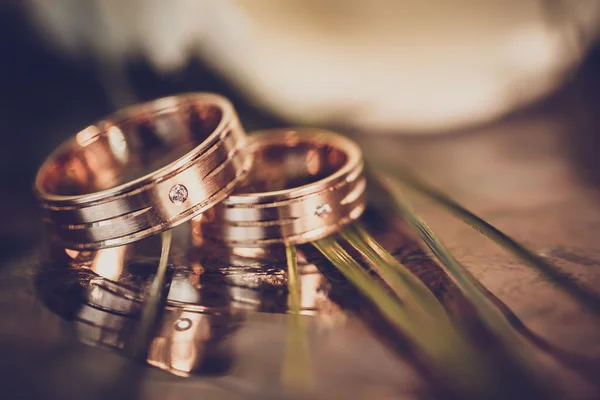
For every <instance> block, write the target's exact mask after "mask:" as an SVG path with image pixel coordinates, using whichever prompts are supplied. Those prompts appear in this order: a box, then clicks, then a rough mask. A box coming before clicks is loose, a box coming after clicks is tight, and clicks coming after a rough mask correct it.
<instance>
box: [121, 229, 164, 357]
mask: <svg viewBox="0 0 600 400" xmlns="http://www.w3.org/2000/svg"><path fill="white" fill-rule="evenodd" d="M161 239H162V249H161V253H160V260H159V262H158V269H157V270H156V275H155V276H154V280H153V281H152V285H151V286H150V293H149V296H148V299H147V300H146V301H145V302H144V306H143V309H142V315H141V317H140V322H139V324H138V326H137V328H136V330H135V331H134V334H133V336H132V337H133V339H132V340H131V343H130V347H129V348H130V350H129V351H130V354H131V357H133V358H135V359H142V360H144V359H145V358H146V354H147V352H148V346H149V345H150V342H152V339H153V336H154V328H155V327H156V323H157V322H158V318H159V317H160V313H161V309H160V308H161V304H162V302H163V300H164V295H166V294H165V293H164V284H165V276H166V273H167V265H168V261H169V253H170V252H171V231H170V230H168V231H165V232H163V233H162V234H161Z"/></svg>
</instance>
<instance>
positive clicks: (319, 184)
mask: <svg viewBox="0 0 600 400" xmlns="http://www.w3.org/2000/svg"><path fill="white" fill-rule="evenodd" d="M248 151H249V152H251V153H252V154H253V157H254V162H253V165H254V168H252V169H251V172H250V174H249V176H248V179H246V180H245V181H244V183H243V184H242V185H240V187H239V188H237V189H236V190H235V191H234V192H233V194H232V195H231V196H229V197H228V198H227V199H225V200H224V201H223V202H222V203H221V204H219V205H217V206H216V207H215V209H214V212H209V213H207V214H206V215H203V216H202V217H201V218H200V219H199V220H198V221H197V222H196V223H198V224H200V226H201V227H200V229H201V230H205V231H206V233H207V234H208V235H212V236H215V237H218V238H220V239H222V240H223V241H225V242H226V243H228V244H229V245H231V246H239V247H252V246H265V245H270V244H274V243H288V244H298V243H306V242H309V241H311V240H316V239H320V238H322V237H325V236H327V235H330V234H332V233H334V232H336V231H339V230H340V229H341V228H342V227H343V226H345V225H347V224H348V223H351V222H352V221H354V220H356V219H357V218H358V217H360V215H361V214H362V212H363V210H364V207H365V197H364V193H365V188H366V180H365V178H364V175H363V162H362V153H361V150H360V148H359V147H358V146H357V145H356V144H355V143H354V142H352V141H351V140H349V139H347V138H345V137H343V136H341V135H339V134H335V133H333V132H329V131H323V130H318V129H313V130H311V129H279V130H272V131H266V132H258V133H254V134H251V135H250V136H249V146H248ZM202 226H204V227H202Z"/></svg>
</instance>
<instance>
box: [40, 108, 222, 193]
mask: <svg viewBox="0 0 600 400" xmlns="http://www.w3.org/2000/svg"><path fill="white" fill-rule="evenodd" d="M164 100H171V99H164ZM159 107H160V108H159ZM222 117H223V115H222V111H221V109H220V108H219V107H218V106H216V105H211V104H195V103H193V102H189V101H188V102H183V101H181V102H175V101H174V100H173V101H172V102H171V103H167V104H166V105H165V101H163V102H161V101H157V102H153V103H148V104H143V105H140V106H136V107H135V108H134V109H133V110H132V111H131V112H130V113H128V115H127V116H124V117H117V118H115V119H111V118H112V117H109V118H107V119H104V120H102V121H100V122H98V123H97V124H96V125H91V126H89V127H87V128H85V129H84V130H82V131H81V132H79V133H78V134H77V136H76V137H75V139H74V140H73V141H71V142H69V144H68V145H67V146H64V148H63V149H62V150H59V153H58V154H56V155H55V156H53V159H52V160H51V161H50V162H49V163H48V167H47V170H46V172H45V175H44V176H43V177H42V180H41V188H42V189H43V190H44V191H45V192H47V193H50V194H54V195H60V196H72V195H83V194H89V193H94V192H98V191H101V190H106V189H110V188H113V187H115V186H118V185H120V184H123V183H127V182H131V181H133V180H135V179H138V178H140V177H142V176H144V175H147V174H150V173H152V172H154V171H156V170H158V169H160V168H162V167H164V166H166V165H168V164H170V163H172V162H173V161H176V160H177V159H179V158H181V157H182V156H184V155H185V154H186V153H188V152H190V151H191V150H192V149H193V148H194V147H196V146H198V145H199V144H200V143H202V142H203V141H204V140H205V139H207V138H208V137H209V136H210V134H211V133H213V132H214V131H215V129H216V128H217V126H218V125H219V122H220V121H221V119H222Z"/></svg>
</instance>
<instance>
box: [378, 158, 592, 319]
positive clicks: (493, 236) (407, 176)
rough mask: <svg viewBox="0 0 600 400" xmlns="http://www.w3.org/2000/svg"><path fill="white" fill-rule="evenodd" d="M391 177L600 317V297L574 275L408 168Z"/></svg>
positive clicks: (392, 172)
mask: <svg viewBox="0 0 600 400" xmlns="http://www.w3.org/2000/svg"><path fill="white" fill-rule="evenodd" d="M387 172H389V174H390V176H393V177H394V178H395V179H397V180H399V181H401V182H402V183H404V184H406V185H408V186H409V187H411V188H413V189H414V190H416V191H417V192H419V193H421V194H422V195H424V196H426V197H427V198H429V199H431V200H433V201H435V202H436V203H437V204H439V205H440V206H442V207H444V208H445V209H446V210H448V211H449V212H450V213H452V214H453V215H454V216H456V217H457V218H459V219H460V220H462V221H463V222H465V223H466V224H467V225H469V226H470V227H472V228H473V229H475V230H476V231H477V232H479V233H481V234H482V235H484V236H485V237H487V238H488V239H490V240H492V241H493V242H495V243H496V244H498V245H499V246H500V247H503V248H504V249H506V250H507V251H508V252H510V253H511V254H513V255H514V256H516V257H517V258H519V259H520V260H521V261H523V262H524V263H525V264H527V265H529V266H530V267H532V268H533V269H535V270H536V271H538V272H539V273H541V274H542V275H544V276H545V277H546V278H547V279H549V280H550V281H551V282H553V283H555V284H556V285H557V286H558V287H560V288H562V289H563V290H564V291H565V292H566V293H568V294H569V295H570V296H571V297H573V298H574V299H575V300H577V301H578V302H579V303H580V304H582V305H583V306H585V307H586V308H587V309H588V310H590V311H591V312H593V313H595V314H600V294H598V293H595V292H594V291H593V290H592V289H590V288H587V287H586V286H584V285H582V284H581V283H578V282H577V281H576V280H575V279H574V278H573V277H572V276H571V275H570V274H568V273H565V272H562V271H561V270H560V269H559V268H558V267H556V266H555V265H553V264H551V263H549V262H548V261H546V260H544V259H543V258H542V257H539V256H538V255H536V254H535V253H533V252H532V251H530V250H528V249H527V248H525V247H524V246H523V245H521V244H520V243H518V242H517V241H515V240H514V239H513V238H511V237H510V236H508V235H506V234H505V233H503V232H502V231H500V230H499V229H498V228H496V227H495V226H493V225H492V224H490V223H489V222H487V221H485V220H483V219H482V218H480V217H478V216H477V215H475V214H473V213H472V212H471V211H469V210H467V209H466V208H464V207H463V206H461V205H460V204H458V203H457V202H456V201H454V200H453V199H451V198H450V197H449V196H448V195H446V194H444V193H443V192H441V191H439V190H437V189H435V188H434V187H432V186H431V185H429V184H427V183H426V182H424V181H423V180H422V179H421V178H419V177H418V176H417V175H415V174H414V173H412V172H409V171H408V170H406V169H405V168H398V169H394V170H393V171H387Z"/></svg>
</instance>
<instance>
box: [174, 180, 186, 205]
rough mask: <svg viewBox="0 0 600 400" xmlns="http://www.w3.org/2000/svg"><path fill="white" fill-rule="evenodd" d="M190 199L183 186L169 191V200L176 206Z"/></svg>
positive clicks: (177, 186)
mask: <svg viewBox="0 0 600 400" xmlns="http://www.w3.org/2000/svg"><path fill="white" fill-rule="evenodd" d="M187 198H188V190H187V188H186V187H185V186H183V185H179V184H177V185H175V186H173V187H172V188H171V190H170V191H169V199H171V201H172V202H173V203H175V204H181V203H183V202H184V201H186V200H187Z"/></svg>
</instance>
